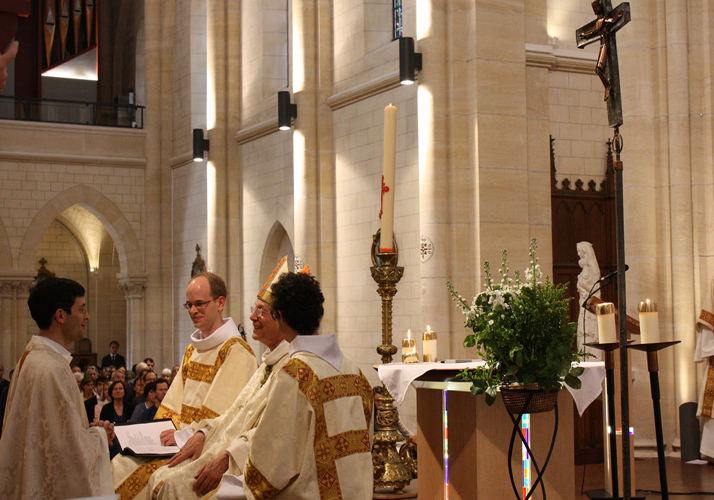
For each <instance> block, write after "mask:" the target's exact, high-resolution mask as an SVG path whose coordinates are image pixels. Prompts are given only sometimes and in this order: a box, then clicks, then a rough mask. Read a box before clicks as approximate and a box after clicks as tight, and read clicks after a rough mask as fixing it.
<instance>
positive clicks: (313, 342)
mask: <svg viewBox="0 0 714 500" xmlns="http://www.w3.org/2000/svg"><path fill="white" fill-rule="evenodd" d="M288 352H289V353H290V356H291V357H292V355H293V354H295V353H297V352H310V353H312V354H315V355H317V356H319V357H321V358H322V359H324V360H325V361H327V362H328V363H330V364H331V365H332V367H333V368H334V369H335V370H339V369H340V363H342V358H343V354H342V350H341V349H340V346H339V345H338V344H337V335H335V334H334V333H329V334H327V335H298V336H297V337H295V338H294V339H293V341H292V342H290V349H289V351H288Z"/></svg>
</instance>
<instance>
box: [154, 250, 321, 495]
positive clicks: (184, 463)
mask: <svg viewBox="0 0 714 500" xmlns="http://www.w3.org/2000/svg"><path fill="white" fill-rule="evenodd" d="M287 259H288V258H287V256H286V257H283V259H282V260H281V261H280V262H279V263H278V266H277V267H276V268H275V270H274V271H273V273H272V274H271V276H270V279H269V280H268V282H267V283H266V284H265V286H264V287H263V288H262V289H261V291H260V293H259V294H258V297H257V299H256V301H255V305H253V306H251V308H250V312H251V314H250V320H251V322H252V323H253V339H254V340H257V341H258V342H260V343H262V344H263V345H265V346H266V347H267V348H268V350H267V351H266V352H265V353H263V363H262V364H261V365H260V368H258V370H257V371H256V372H255V373H254V374H253V377H252V378H251V379H250V381H249V382H248V384H246V386H245V387H244V388H243V391H242V392H241V393H240V395H239V396H238V398H237V399H236V400H235V402H234V403H233V405H232V406H231V407H230V408H229V409H228V410H226V412H225V413H224V414H222V415H221V416H220V417H218V418H215V419H208V420H204V421H203V422H201V423H200V424H199V426H198V430H197V432H196V433H195V434H194V436H192V437H191V439H189V440H188V442H187V443H186V444H185V445H184V447H183V448H181V451H180V452H179V453H177V454H176V455H175V456H174V457H173V458H172V459H171V460H170V461H169V462H168V463H167V466H166V467H161V468H160V469H159V470H157V471H156V472H155V473H154V474H153V475H152V477H151V481H150V482H149V492H151V495H150V496H151V498H155V499H159V500H161V499H174V498H192V497H195V495H198V496H199V497H200V496H202V495H205V494H206V493H208V492H210V491H212V490H213V489H215V488H216V486H218V483H219V482H220V480H221V478H222V476H223V474H224V473H226V472H228V473H230V474H235V475H240V474H242V472H243V467H244V465H245V460H246V458H247V457H248V449H249V447H250V439H251V436H252V434H253V431H254V429H255V426H256V425H257V424H258V422H259V421H260V418H261V415H262V412H263V409H264V408H265V401H266V398H267V396H268V394H269V393H270V391H271V390H272V389H271V388H272V386H273V381H274V380H275V377H274V375H275V374H276V373H277V372H278V371H280V368H281V367H282V366H283V365H284V364H285V363H286V362H287V360H288V343H287V342H286V341H285V340H284V339H283V337H282V335H281V334H280V331H279V330H278V326H277V324H276V323H275V320H274V319H273V318H272V316H271V312H272V309H273V308H272V304H273V296H272V291H271V288H270V286H271V285H272V283H273V282H274V281H275V280H277V279H278V278H279V277H280V276H282V275H283V274H286V273H287V272H288V265H287ZM307 272H309V269H308V270H307Z"/></svg>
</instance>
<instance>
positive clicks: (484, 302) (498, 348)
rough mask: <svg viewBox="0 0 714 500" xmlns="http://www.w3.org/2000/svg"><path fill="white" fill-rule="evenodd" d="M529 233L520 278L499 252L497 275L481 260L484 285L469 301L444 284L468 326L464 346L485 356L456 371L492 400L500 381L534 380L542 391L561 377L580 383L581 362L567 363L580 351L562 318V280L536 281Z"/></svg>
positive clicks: (553, 387)
mask: <svg viewBox="0 0 714 500" xmlns="http://www.w3.org/2000/svg"><path fill="white" fill-rule="evenodd" d="M536 248H537V243H536V240H535V238H534V239H532V240H531V244H530V266H529V267H528V269H526V270H525V272H524V275H523V279H522V280H521V276H520V273H519V272H518V271H516V272H515V277H514V278H511V277H510V276H509V270H508V256H507V254H506V251H505V250H504V251H503V253H502V258H501V269H500V270H499V273H500V274H501V281H500V283H497V282H495V281H494V280H493V278H492V277H491V269H490V265H489V263H488V262H485V263H484V272H485V274H486V283H485V287H486V288H485V290H484V291H483V292H481V293H479V294H478V295H476V297H474V299H473V302H472V303H471V304H469V303H468V302H467V301H466V300H465V299H464V298H463V297H462V296H461V295H459V294H458V292H457V291H456V290H455V289H454V286H453V285H452V284H451V282H447V287H448V289H449V290H450V292H451V295H452V298H453V300H454V301H455V302H456V303H457V305H458V307H459V308H461V310H462V311H463V313H464V315H465V316H466V321H465V326H466V327H467V328H470V329H471V330H473V334H469V335H467V336H466V338H465V339H464V346H465V347H469V348H470V347H476V349H477V352H478V354H479V355H480V356H481V357H482V358H483V359H484V360H485V361H486V366H485V367H484V368H481V369H475V370H464V371H463V372H461V373H460V374H459V375H460V377H461V378H462V379H463V380H469V381H471V382H472V385H471V392H472V393H473V394H483V393H485V394H486V403H488V404H489V405H491V404H493V402H494V401H495V399H496V394H497V392H498V390H499V389H500V388H501V387H504V386H509V385H512V384H523V385H525V384H535V383H537V384H538V385H539V386H540V389H542V390H543V391H545V392H551V391H556V390H559V389H561V388H562V386H563V382H565V383H566V384H568V385H569V386H570V387H573V388H576V389H578V388H580V380H579V379H578V377H579V376H580V375H581V374H582V373H583V368H581V367H573V366H572V363H573V362H574V361H577V360H578V359H580V358H581V357H582V353H579V352H578V350H577V347H576V342H575V341H576V335H577V332H576V329H577V327H576V325H575V323H569V322H568V302H569V301H570V298H568V297H566V296H565V286H564V285H557V286H556V285H554V284H553V283H552V282H551V281H550V278H548V277H546V278H545V281H544V282H543V281H542V273H541V270H540V266H539V265H538V258H537V256H536Z"/></svg>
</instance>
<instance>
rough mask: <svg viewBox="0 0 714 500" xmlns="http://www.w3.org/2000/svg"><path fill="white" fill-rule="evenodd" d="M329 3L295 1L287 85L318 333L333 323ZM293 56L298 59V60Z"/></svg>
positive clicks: (301, 249) (297, 246) (301, 238)
mask: <svg viewBox="0 0 714 500" xmlns="http://www.w3.org/2000/svg"><path fill="white" fill-rule="evenodd" d="M331 9H332V2H329V1H327V0H293V8H292V19H291V24H292V29H291V32H292V38H291V57H290V74H291V78H290V82H291V87H292V89H293V101H294V102H295V103H296V104H297V106H298V118H297V120H296V122H295V129H294V131H293V132H292V133H293V164H294V178H293V179H294V181H293V182H294V191H293V193H294V200H295V201H294V204H295V238H294V242H293V243H294V250H295V256H296V260H298V259H300V258H301V259H302V262H304V263H306V264H308V265H309V266H310V267H311V268H312V270H313V271H312V273H313V274H314V275H315V276H316V277H317V278H318V279H319V280H320V283H321V286H322V291H323V294H324V295H325V301H326V307H325V317H324V318H323V321H322V327H321V329H322V331H334V329H335V327H336V322H335V311H336V307H335V305H336V301H335V285H336V278H335V269H336V256H335V250H336V242H335V155H334V148H333V135H332V111H331V110H330V109H329V107H328V105H327V97H329V93H330V92H331V90H332V85H331V83H332V38H331V33H332V10H331ZM296 54H300V59H298V60H296V57H297V56H296Z"/></svg>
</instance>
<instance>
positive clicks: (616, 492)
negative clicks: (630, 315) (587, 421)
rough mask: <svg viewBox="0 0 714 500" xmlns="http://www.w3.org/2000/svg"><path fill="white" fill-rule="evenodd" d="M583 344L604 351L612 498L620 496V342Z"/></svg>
mask: <svg viewBox="0 0 714 500" xmlns="http://www.w3.org/2000/svg"><path fill="white" fill-rule="evenodd" d="M622 316H623V315H622V314H621V315H620V317H622ZM585 345H587V346H588V347H592V348H593V349H599V350H601V351H604V352H605V380H606V384H607V421H608V422H607V424H608V425H607V427H608V439H609V440H610V478H611V479H612V498H620V485H619V478H618V473H617V472H618V471H617V433H616V432H615V427H616V426H615V350H616V349H619V348H620V344H619V343H618V342H612V343H607V344H598V343H591V344H585ZM623 428H624V427H623ZM600 498H602V497H600Z"/></svg>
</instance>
